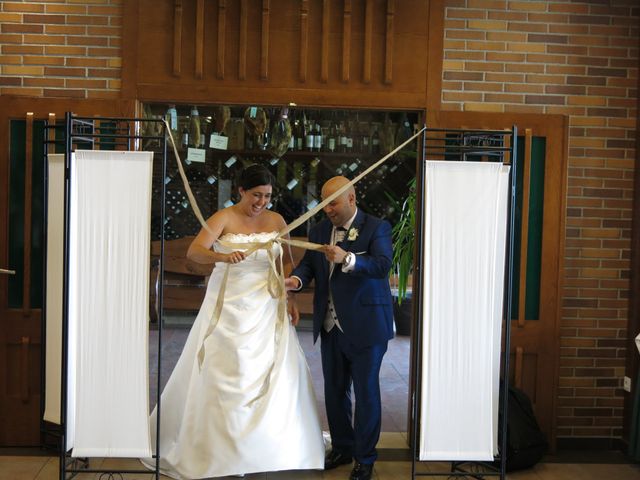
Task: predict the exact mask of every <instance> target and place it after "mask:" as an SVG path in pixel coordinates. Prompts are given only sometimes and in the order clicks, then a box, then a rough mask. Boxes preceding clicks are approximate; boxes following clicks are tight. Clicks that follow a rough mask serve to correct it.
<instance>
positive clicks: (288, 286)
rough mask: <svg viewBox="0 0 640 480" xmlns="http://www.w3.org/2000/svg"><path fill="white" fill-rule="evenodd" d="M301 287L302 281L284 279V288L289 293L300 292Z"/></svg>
mask: <svg viewBox="0 0 640 480" xmlns="http://www.w3.org/2000/svg"><path fill="white" fill-rule="evenodd" d="M300 287H301V285H300V280H298V278H297V277H287V278H285V279H284V288H285V290H286V291H287V292H288V291H290V290H299V289H300Z"/></svg>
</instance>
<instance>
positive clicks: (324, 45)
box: [320, 0, 330, 83]
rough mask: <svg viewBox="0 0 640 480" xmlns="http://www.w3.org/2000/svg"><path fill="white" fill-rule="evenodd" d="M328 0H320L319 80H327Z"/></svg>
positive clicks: (324, 81) (325, 81)
mask: <svg viewBox="0 0 640 480" xmlns="http://www.w3.org/2000/svg"><path fill="white" fill-rule="evenodd" d="M329 14H330V11H329V0H322V57H321V59H320V80H322V82H323V83H327V81H329Z"/></svg>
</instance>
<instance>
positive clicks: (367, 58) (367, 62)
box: [362, 0, 373, 83]
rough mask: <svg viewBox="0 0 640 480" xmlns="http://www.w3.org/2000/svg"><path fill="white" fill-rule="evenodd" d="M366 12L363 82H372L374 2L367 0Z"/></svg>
mask: <svg viewBox="0 0 640 480" xmlns="http://www.w3.org/2000/svg"><path fill="white" fill-rule="evenodd" d="M364 8H365V10H364V52H363V58H364V61H363V64H362V81H363V82H364V83H369V82H371V49H372V48H373V47H372V45H373V0H367V3H366V5H365V7H364Z"/></svg>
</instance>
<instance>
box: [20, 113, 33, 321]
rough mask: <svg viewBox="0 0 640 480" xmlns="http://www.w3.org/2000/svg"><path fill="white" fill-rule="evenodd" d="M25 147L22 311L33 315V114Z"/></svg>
mask: <svg viewBox="0 0 640 480" xmlns="http://www.w3.org/2000/svg"><path fill="white" fill-rule="evenodd" d="M25 137H26V138H25V147H24V217H23V218H24V230H23V232H24V238H23V239H22V242H23V245H24V258H23V267H22V268H23V273H22V275H23V276H22V311H23V313H24V315H25V316H29V315H30V314H31V213H32V212H31V211H32V204H31V197H32V193H33V112H28V113H27V116H26V135H25Z"/></svg>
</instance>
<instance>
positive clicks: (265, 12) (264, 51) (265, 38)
mask: <svg viewBox="0 0 640 480" xmlns="http://www.w3.org/2000/svg"><path fill="white" fill-rule="evenodd" d="M269 3H270V2H269V0H262V42H261V43H262V48H261V49H260V80H268V79H269V15H270V9H271V7H270V5H269Z"/></svg>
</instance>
